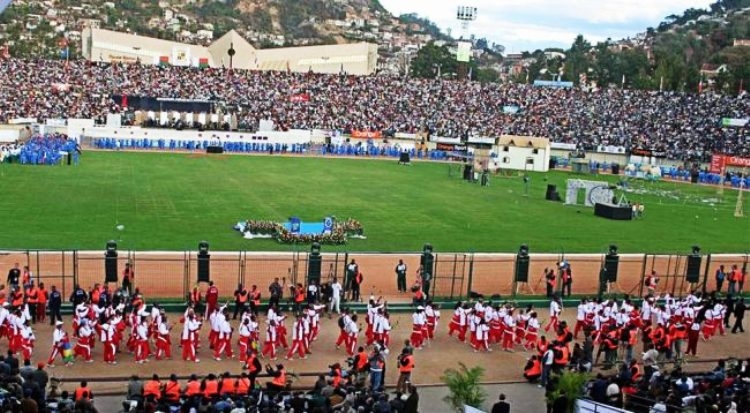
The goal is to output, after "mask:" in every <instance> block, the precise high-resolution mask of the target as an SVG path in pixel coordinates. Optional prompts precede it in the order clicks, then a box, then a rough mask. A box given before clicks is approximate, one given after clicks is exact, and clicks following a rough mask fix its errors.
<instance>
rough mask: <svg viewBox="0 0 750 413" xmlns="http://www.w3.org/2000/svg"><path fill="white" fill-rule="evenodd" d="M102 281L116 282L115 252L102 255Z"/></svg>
mask: <svg viewBox="0 0 750 413" xmlns="http://www.w3.org/2000/svg"><path fill="white" fill-rule="evenodd" d="M104 282H105V283H116V282H117V252H115V253H114V255H110V253H107V256H106V257H104Z"/></svg>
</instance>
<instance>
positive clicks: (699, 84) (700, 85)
mask: <svg viewBox="0 0 750 413" xmlns="http://www.w3.org/2000/svg"><path fill="white" fill-rule="evenodd" d="M698 93H703V79H701V81H700V82H698Z"/></svg>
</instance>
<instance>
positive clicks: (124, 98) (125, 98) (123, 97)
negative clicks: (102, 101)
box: [120, 95, 128, 108]
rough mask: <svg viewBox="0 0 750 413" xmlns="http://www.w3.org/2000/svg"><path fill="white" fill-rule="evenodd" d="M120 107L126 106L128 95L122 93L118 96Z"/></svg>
mask: <svg viewBox="0 0 750 413" xmlns="http://www.w3.org/2000/svg"><path fill="white" fill-rule="evenodd" d="M120 107H123V108H126V107H128V95H122V96H121V97H120Z"/></svg>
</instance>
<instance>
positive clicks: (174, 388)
mask: <svg viewBox="0 0 750 413" xmlns="http://www.w3.org/2000/svg"><path fill="white" fill-rule="evenodd" d="M164 400H166V401H167V402H169V403H177V402H179V401H180V382H178V381H177V375H176V374H174V373H172V374H171V375H170V376H169V381H168V382H167V383H166V384H165V385H164Z"/></svg>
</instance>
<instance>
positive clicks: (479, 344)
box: [473, 318, 492, 352]
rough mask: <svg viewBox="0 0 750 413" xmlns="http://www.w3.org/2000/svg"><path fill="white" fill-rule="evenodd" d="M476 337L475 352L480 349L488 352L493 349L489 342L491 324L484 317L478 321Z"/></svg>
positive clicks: (475, 331)
mask: <svg viewBox="0 0 750 413" xmlns="http://www.w3.org/2000/svg"><path fill="white" fill-rule="evenodd" d="M474 337H475V338H474V346H473V347H474V352H478V351H480V350H485V351H488V352H491V351H492V349H491V348H490V342H489V337H490V326H489V325H488V324H487V322H486V321H485V320H484V318H482V319H480V321H479V323H477V325H476V326H475V330H474Z"/></svg>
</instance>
